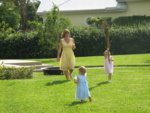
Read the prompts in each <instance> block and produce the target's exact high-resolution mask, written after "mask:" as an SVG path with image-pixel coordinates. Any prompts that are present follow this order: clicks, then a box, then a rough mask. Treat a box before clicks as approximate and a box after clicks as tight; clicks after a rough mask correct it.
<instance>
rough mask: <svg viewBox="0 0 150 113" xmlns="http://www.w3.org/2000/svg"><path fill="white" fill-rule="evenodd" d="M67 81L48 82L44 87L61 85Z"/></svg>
mask: <svg viewBox="0 0 150 113" xmlns="http://www.w3.org/2000/svg"><path fill="white" fill-rule="evenodd" d="M68 81H69V80H62V81H60V80H59V81H53V82H48V83H46V84H45V85H46V86H51V85H56V84H63V83H65V82H68Z"/></svg>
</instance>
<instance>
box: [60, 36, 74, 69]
mask: <svg viewBox="0 0 150 113" xmlns="http://www.w3.org/2000/svg"><path fill="white" fill-rule="evenodd" d="M61 41H62V46H63V50H62V53H61V58H60V70H64V71H65V70H67V69H74V65H75V56H74V52H73V50H72V45H73V43H74V42H73V39H72V38H70V41H69V43H66V42H65V40H64V39H61Z"/></svg>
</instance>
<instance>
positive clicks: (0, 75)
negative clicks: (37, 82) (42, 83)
mask: <svg viewBox="0 0 150 113" xmlns="http://www.w3.org/2000/svg"><path fill="white" fill-rule="evenodd" d="M33 69H34V67H20V68H15V67H5V66H0V79H2V80H4V79H28V78H32V70H33Z"/></svg>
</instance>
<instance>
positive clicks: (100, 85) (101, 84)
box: [89, 81, 109, 91]
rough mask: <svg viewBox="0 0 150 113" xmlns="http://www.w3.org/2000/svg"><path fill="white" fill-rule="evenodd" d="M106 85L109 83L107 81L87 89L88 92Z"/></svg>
mask: <svg viewBox="0 0 150 113" xmlns="http://www.w3.org/2000/svg"><path fill="white" fill-rule="evenodd" d="M108 83H109V82H108V81H105V82H101V83H98V84H97V86H94V87H91V88H89V90H90V91H91V90H92V89H94V88H96V87H99V86H101V85H104V84H108Z"/></svg>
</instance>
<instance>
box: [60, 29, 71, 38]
mask: <svg viewBox="0 0 150 113" xmlns="http://www.w3.org/2000/svg"><path fill="white" fill-rule="evenodd" d="M66 33H69V34H70V31H69V30H68V29H65V30H64V31H63V32H62V34H61V35H62V37H65V35H66Z"/></svg>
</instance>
